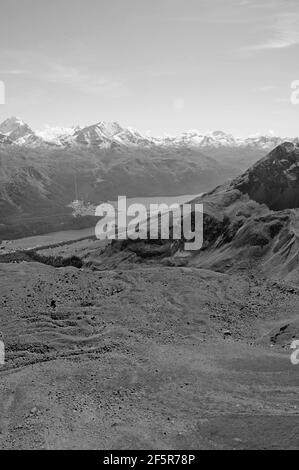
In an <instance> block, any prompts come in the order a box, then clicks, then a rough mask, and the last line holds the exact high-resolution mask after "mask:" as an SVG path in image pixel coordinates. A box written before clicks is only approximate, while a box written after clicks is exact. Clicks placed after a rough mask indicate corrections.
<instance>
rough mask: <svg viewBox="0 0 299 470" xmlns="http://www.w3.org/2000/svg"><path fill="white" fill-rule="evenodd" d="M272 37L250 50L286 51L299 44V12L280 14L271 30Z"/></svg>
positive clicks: (250, 47)
mask: <svg viewBox="0 0 299 470" xmlns="http://www.w3.org/2000/svg"><path fill="white" fill-rule="evenodd" d="M270 35H271V37H270V38H269V39H267V40H266V41H265V42H263V43H260V44H256V45H252V46H249V47H248V50H252V51H263V50H271V49H285V48H288V47H292V46H295V45H298V44H299V10H298V9H297V11H295V12H293V13H291V12H289V13H280V14H279V15H278V16H277V17H276V20H274V23H273V26H272V27H271V29H270Z"/></svg>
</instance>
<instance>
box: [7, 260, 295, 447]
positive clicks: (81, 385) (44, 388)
mask: <svg viewBox="0 0 299 470" xmlns="http://www.w3.org/2000/svg"><path fill="white" fill-rule="evenodd" d="M0 290H1V299H0V311H1V331H2V333H3V335H4V340H5V345H6V364H5V366H2V368H1V369H0V398H1V399H0V447H1V448H3V449H24V448H33V449H40V448H46V449H58V448H59V449H61V448H63V449H66V448H67V449H78V448H86V449H115V448H121V449H136V448H146V449H153V448H157V449H178V448H186V449H225V448H236V449H239V448H242V449H245V448H298V445H299V436H298V432H297V430H298V426H299V397H298V384H299V366H297V367H296V366H293V365H292V364H291V362H290V358H289V356H290V350H289V343H288V341H285V342H280V341H279V338H280V327H281V325H285V323H286V322H288V323H289V324H290V325H292V321H293V320H296V318H298V307H299V296H298V294H297V290H296V289H287V288H285V286H280V285H278V284H277V283H276V284H274V283H271V282H270V281H266V280H262V279H255V278H254V277H253V276H248V275H241V274H238V275H237V274H236V275H226V274H221V273H216V272H212V271H208V270H201V269H196V268H164V267H154V268H153V267H150V268H148V267H147V268H146V267H145V268H133V267H132V269H131V270H123V271H120V270H115V271H102V272H98V271H91V270H88V269H76V268H73V267H67V268H59V269H58V268H54V267H51V266H46V265H43V264H39V263H27V262H22V263H11V264H0ZM269 331H275V332H278V335H276V336H275V335H271V333H269ZM291 337H292V334H290V338H291ZM271 344H272V347H271Z"/></svg>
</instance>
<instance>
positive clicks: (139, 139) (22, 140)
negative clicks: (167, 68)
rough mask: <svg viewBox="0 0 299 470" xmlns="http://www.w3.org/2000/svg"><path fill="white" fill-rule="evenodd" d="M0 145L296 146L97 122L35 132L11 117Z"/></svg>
mask: <svg viewBox="0 0 299 470" xmlns="http://www.w3.org/2000/svg"><path fill="white" fill-rule="evenodd" d="M0 139H1V140H0V143H10V144H15V145H21V146H23V145H24V146H28V147H35V146H41V145H44V146H55V147H70V146H89V147H94V146H95V147H97V148H105V149H107V148H112V147H113V146H124V147H130V146H166V147H167V146H171V147H184V148H185V147H191V148H202V149H209V148H221V147H226V148H238V149H244V148H254V149H258V150H263V151H269V150H272V149H273V148H274V147H276V146H277V145H279V144H280V143H282V142H284V141H286V140H287V141H291V142H295V143H296V142H298V138H285V137H284V138H282V137H277V136H274V135H271V134H269V135H256V136H251V137H247V138H239V137H234V136H233V135H231V134H228V133H225V132H223V131H213V132H206V133H203V132H200V131H198V130H189V131H186V132H183V133H182V134H180V135H178V136H170V135H167V136H166V135H165V136H163V137H151V136H149V135H146V134H142V133H141V132H139V131H138V130H136V129H133V128H131V127H122V126H121V125H120V124H119V123H118V122H105V121H100V122H98V123H96V124H93V125H90V126H86V127H80V126H74V127H69V128H66V127H50V126H46V127H45V128H44V129H43V130H39V131H34V130H32V129H31V127H30V126H29V125H28V124H26V123H25V122H24V121H23V120H22V119H20V118H17V117H11V118H8V119H6V120H5V121H4V122H2V123H1V124H0Z"/></svg>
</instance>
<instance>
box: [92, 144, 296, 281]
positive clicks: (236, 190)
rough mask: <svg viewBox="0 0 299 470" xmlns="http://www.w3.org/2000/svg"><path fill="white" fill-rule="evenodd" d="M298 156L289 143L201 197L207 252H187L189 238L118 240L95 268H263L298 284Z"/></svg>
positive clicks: (260, 269) (197, 201) (199, 201)
mask: <svg viewBox="0 0 299 470" xmlns="http://www.w3.org/2000/svg"><path fill="white" fill-rule="evenodd" d="M298 156H299V147H298V146H297V145H295V144H293V143H284V144H282V145H280V146H278V147H277V148H276V149H275V150H273V151H272V152H270V153H269V154H268V156H267V157H265V158H263V159H261V160H260V161H259V162H258V163H256V164H255V165H254V166H253V167H251V168H250V169H249V170H248V171H246V172H245V173H244V174H243V175H241V176H240V177H237V178H236V179H234V180H233V181H231V182H228V183H225V184H224V185H221V186H219V187H217V188H216V189H214V190H212V191H210V192H207V193H206V194H205V195H203V196H202V197H200V198H198V199H195V200H194V201H193V203H202V204H203V207H204V243H203V247H202V249H201V250H199V251H190V252H185V251H184V249H183V244H184V240H179V241H178V240H168V241H167V240H166V241H165V240H158V241H152V242H151V241H142V240H138V241H130V240H127V241H125V242H120V241H119V242H118V241H114V242H112V245H111V246H110V247H108V248H106V249H105V250H104V252H103V253H102V254H100V256H98V257H95V259H94V260H93V261H94V264H95V266H99V267H101V266H105V267H107V266H110V267H113V266H114V267H115V266H119V265H120V264H121V265H122V264H124V265H128V264H130V263H135V262H138V263H139V262H146V263H152V262H155V263H156V262H160V263H162V264H164V265H171V266H173V265H181V266H197V267H202V268H209V269H210V268H212V269H215V270H217V271H223V272H229V271H230V270H236V269H241V270H243V269H245V270H247V271H248V270H249V271H251V270H252V269H253V270H255V269H258V271H259V272H263V273H265V274H266V275H267V276H270V277H278V278H280V279H281V278H284V279H288V280H292V281H294V282H297V281H296V279H297V276H298V269H299V238H298V237H299V208H298V179H299V172H298V166H297V165H298ZM157 245H158V246H159V249H157Z"/></svg>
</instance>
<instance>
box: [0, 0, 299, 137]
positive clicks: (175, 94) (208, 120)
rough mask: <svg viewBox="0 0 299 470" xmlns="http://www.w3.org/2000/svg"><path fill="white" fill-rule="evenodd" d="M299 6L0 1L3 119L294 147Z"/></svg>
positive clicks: (186, 0)
mask: <svg viewBox="0 0 299 470" xmlns="http://www.w3.org/2000/svg"><path fill="white" fill-rule="evenodd" d="M298 53H299V1H298V0H84V1H83V0H51V1H50V0H1V12H0V80H2V81H4V82H5V85H6V104H5V105H0V118H1V119H4V118H6V117H8V116H11V115H17V116H20V117H21V118H22V119H24V120H25V121H26V122H28V123H29V124H30V125H31V126H32V127H33V128H39V127H42V126H43V125H44V124H49V125H59V126H68V125H73V124H80V125H87V124H91V123H95V122H98V121H101V120H107V121H111V120H117V121H119V122H120V123H121V124H122V125H125V126H127V125H128V126H133V127H136V128H137V129H139V130H141V131H147V130H149V131H151V132H152V134H153V135H155V134H164V133H170V134H174V133H179V132H181V131H183V130H186V129H199V130H202V131H206V130H218V129H221V130H224V131H228V132H232V133H234V134H235V135H241V136H245V135H248V134H254V133H264V132H267V131H268V130H273V131H274V132H275V133H276V134H279V135H283V136H286V135H290V136H292V135H298V134H299V128H298V121H299V105H298V106H294V105H292V104H291V102H290V93H291V89H290V84H291V82H292V81H293V80H296V79H298V80H299V61H298Z"/></svg>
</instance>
